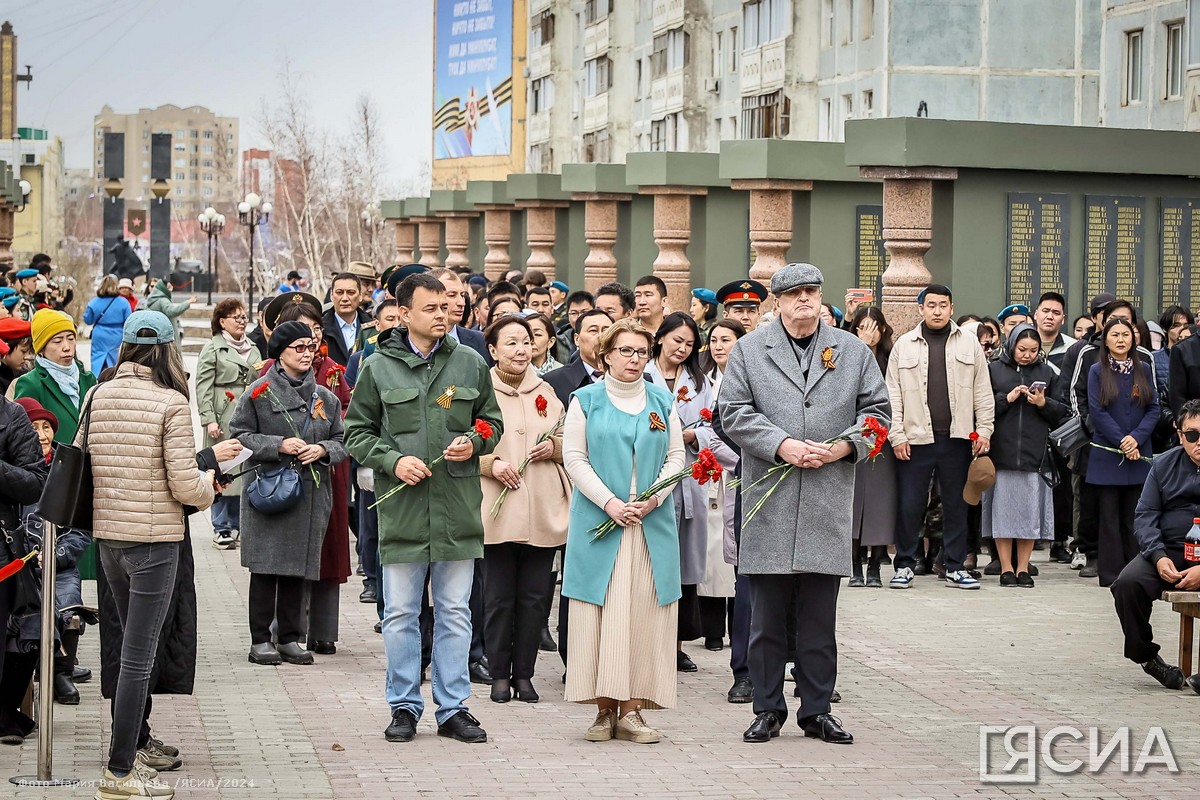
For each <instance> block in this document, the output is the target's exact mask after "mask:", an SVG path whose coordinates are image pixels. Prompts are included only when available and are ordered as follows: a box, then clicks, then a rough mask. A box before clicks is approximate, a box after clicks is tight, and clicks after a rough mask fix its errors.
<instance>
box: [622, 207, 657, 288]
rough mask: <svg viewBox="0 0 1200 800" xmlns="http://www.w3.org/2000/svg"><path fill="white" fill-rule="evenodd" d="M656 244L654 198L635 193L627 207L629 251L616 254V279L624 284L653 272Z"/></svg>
mask: <svg viewBox="0 0 1200 800" xmlns="http://www.w3.org/2000/svg"><path fill="white" fill-rule="evenodd" d="M657 257H658V245H656V244H654V198H653V197H650V196H649V195H635V196H634V198H633V202H632V203H630V209H629V252H628V254H627V255H626V256H625V257H621V256H618V260H619V261H620V264H618V266H617V280H619V281H620V282H621V283H623V284H625V285H626V286H633V284H634V282H635V281H636V280H637V279H638V278H640V277H641V276H643V275H648V274H650V273H652V272H654V259H655V258H657Z"/></svg>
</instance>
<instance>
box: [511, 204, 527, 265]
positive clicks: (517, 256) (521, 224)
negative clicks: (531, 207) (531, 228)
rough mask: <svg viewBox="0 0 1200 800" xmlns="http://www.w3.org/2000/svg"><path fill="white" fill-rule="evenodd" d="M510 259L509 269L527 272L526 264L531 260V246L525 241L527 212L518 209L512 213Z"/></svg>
mask: <svg viewBox="0 0 1200 800" xmlns="http://www.w3.org/2000/svg"><path fill="white" fill-rule="evenodd" d="M508 255H509V259H510V262H509V263H510V265H511V266H510V267H509V269H519V270H521V271H524V270H525V262H526V261H527V260H528V259H529V245H528V244H526V241H525V212H524V211H523V210H521V209H516V210H514V211H513V212H512V238H511V239H509V243H508Z"/></svg>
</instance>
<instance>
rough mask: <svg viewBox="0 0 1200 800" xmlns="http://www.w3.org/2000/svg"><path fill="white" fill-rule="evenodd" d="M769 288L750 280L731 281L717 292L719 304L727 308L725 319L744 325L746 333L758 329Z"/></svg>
mask: <svg viewBox="0 0 1200 800" xmlns="http://www.w3.org/2000/svg"><path fill="white" fill-rule="evenodd" d="M766 299H767V287H766V286H763V285H762V284H761V283H759V282H758V281H755V280H751V279H750V278H745V279H743V280H738V281H730V282H729V283H727V284H725V285H724V286H722V287H721V288H720V289H718V290H717V302H718V303H720V304H721V305H723V306H724V307H725V318H726V319H735V320H737V321H738V322H740V323H742V327H743V328H745V329H746V333H750V332H751V331H752V330H754V329H755V328H757V327H758V320H759V318H760V317H761V316H762V304H763V303H764V302H766Z"/></svg>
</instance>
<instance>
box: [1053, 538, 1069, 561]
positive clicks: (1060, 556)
mask: <svg viewBox="0 0 1200 800" xmlns="http://www.w3.org/2000/svg"><path fill="white" fill-rule="evenodd" d="M1050 560H1051V561H1053V562H1056V563H1058V564H1070V563H1071V561H1072V556H1071V552H1070V551H1069V550H1067V546H1066V545H1065V544H1060V543H1058V542H1055V543H1054V544H1053V545H1051V546H1050Z"/></svg>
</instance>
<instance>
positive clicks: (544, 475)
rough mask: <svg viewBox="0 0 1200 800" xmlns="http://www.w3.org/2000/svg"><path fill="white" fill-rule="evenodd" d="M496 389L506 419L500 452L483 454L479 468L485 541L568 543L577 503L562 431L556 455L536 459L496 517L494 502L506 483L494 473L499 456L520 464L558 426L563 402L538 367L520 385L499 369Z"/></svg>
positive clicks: (536, 544)
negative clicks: (542, 408)
mask: <svg viewBox="0 0 1200 800" xmlns="http://www.w3.org/2000/svg"><path fill="white" fill-rule="evenodd" d="M490 374H491V376H492V387H493V388H494V389H495V391H496V402H497V403H499V405H500V415H501V417H502V418H503V420H504V434H503V435H502V436H501V437H500V443H499V444H498V445H496V451H495V452H494V453H493V454H492V455H490V456H483V457H482V458H480V461H479V470H480V473H481V475H482V476H483V478H482V481H481V482H482V484H483V505H482V514H483V543H484V544H502V543H504V542H521V543H522V544H529V545H533V546H534V547H558V546H559V545H563V544H566V541H567V519H568V513H569V509H570V503H571V483H570V481H569V480H568V479H567V473H566V470H564V469H563V466H562V429H561V427H560V429H559V431H558V432H557V433H556V434H554V437H553V441H554V455H553V456H552V457H551V458H549V459H546V460H542V461H533V462H530V464H529V466H528V467H526V468H525V475H524V476H523V477H522V479H521V487H520V488H519V489H515V490H513V491H510V492H509V493H508V497H506V498H505V500H504V504H503V505H502V506H500V513H499V515H498V516H497V517H495V518H493V517H492V505H493V504H494V503H495V502H496V498H497V497H499V496H500V492H502V491H503V490H504V484H502V483H500V481H498V480H496V479H495V478H493V477H492V465H493V464H494V463H495V462H496V460H497V459H498V460H500V461H507V462H509V463H510V464H512V465H513V466H514V467H520V466H521V462H522V461H524V460H525V458H526V457H527V456H528V455H529V451H530V450H532V449H533V447H534V445H535V444H537V440H538V437H539V436H541V435H542V434H543V433H545V432H546V431H549V430H550V429H552V428H553V427H554V425H555V423H557V422H558V420H559V418H560V417H561V416H562V415H563V405H562V403H561V402H560V401H559V399H558V396H557V395H556V394H555V393H554V390H553V389H552V388H550V384H548V383H546V382H545V381H544V380H542V379H541V378H539V377H538V376H537V375H536V374H535V373H534V371H533V370H532V369H530V370H528V371H527V372H526V373H525V380H524V381H523V382H522V383H521V386H520V388H519V389H514V388H513V387H511V386H509V385H508V384H506V383H505V382H504V381H502V380H500V378H499V377H498V376H497V375H496V370H495V368H493V369H492V370H491V371H490ZM538 397H542V398H545V400H546V416H544V417H543V416H542V415H541V414H539V413H538V411H537V398H538Z"/></svg>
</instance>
